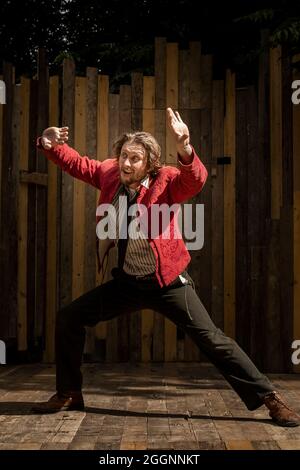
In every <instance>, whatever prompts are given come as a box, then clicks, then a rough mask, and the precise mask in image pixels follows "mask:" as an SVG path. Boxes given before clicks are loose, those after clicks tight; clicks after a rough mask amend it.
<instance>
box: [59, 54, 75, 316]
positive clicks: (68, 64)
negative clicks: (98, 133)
mask: <svg viewBox="0 0 300 470" xmlns="http://www.w3.org/2000/svg"><path fill="white" fill-rule="evenodd" d="M62 100H63V108H62V125H63V126H69V145H70V146H73V145H74V110H75V109H74V108H75V64H74V62H73V61H72V60H71V59H65V60H64V64H63V97H62ZM73 195H74V180H73V178H72V177H71V176H70V175H68V174H67V173H65V172H62V175H61V230H60V275H59V279H60V284H59V306H60V307H64V306H66V305H68V304H69V303H70V302H71V300H72V267H73V261H72V256H73Z"/></svg>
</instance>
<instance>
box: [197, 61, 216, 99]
mask: <svg viewBox="0 0 300 470" xmlns="http://www.w3.org/2000/svg"><path fill="white" fill-rule="evenodd" d="M212 66H213V61H212V56H211V55H202V56H201V73H200V106H199V107H200V108H209V107H210V106H211V95H212V86H211V81H212Z"/></svg>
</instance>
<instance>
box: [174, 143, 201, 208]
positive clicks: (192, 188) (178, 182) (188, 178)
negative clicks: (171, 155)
mask: <svg viewBox="0 0 300 470" xmlns="http://www.w3.org/2000/svg"><path fill="white" fill-rule="evenodd" d="M191 157H192V162H191V163H189V164H188V165H185V164H184V163H182V162H181V161H180V157H179V156H178V170H177V173H176V174H175V175H174V176H173V178H172V179H171V181H170V182H169V185H168V188H169V195H170V199H171V202H172V203H178V204H180V203H181V202H184V201H186V200H187V199H190V198H191V197H193V196H195V195H196V194H198V193H199V192H200V191H201V190H202V188H203V186H204V184H205V181H206V179H207V175H208V172H207V169H206V168H205V166H204V165H203V163H202V162H201V161H200V158H199V157H198V155H197V154H196V152H195V150H194V148H193V152H192V155H191Z"/></svg>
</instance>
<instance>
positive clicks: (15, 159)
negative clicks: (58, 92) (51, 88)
mask: <svg viewBox="0 0 300 470" xmlns="http://www.w3.org/2000/svg"><path fill="white" fill-rule="evenodd" d="M20 124H21V88H20V86H19V85H15V86H14V91H13V112H12V131H11V138H12V155H11V162H10V163H11V167H10V168H9V172H10V173H11V174H10V175H9V176H8V178H9V179H10V185H9V191H10V192H11V193H12V194H13V195H14V196H15V201H13V204H12V205H11V206H10V207H9V211H10V212H12V213H13V214H12V218H13V225H12V224H10V225H7V220H5V219H4V220H5V223H4V224H3V225H5V226H6V229H7V230H8V236H9V238H13V242H14V246H15V247H16V250H17V252H16V253H15V254H14V255H13V258H12V259H11V258H10V255H12V253H11V252H7V253H5V256H7V257H8V260H7V261H8V263H9V275H10V276H12V277H14V278H15V279H11V280H12V282H13V286H10V288H11V287H13V297H12V300H13V303H14V305H16V306H18V300H19V290H18V277H19V273H18V265H19V251H18V249H19V241H18V231H19V223H18V215H19V212H18V201H19V200H20V196H19V165H20V161H19V158H20ZM10 202H12V201H10ZM24 217H25V218H26V214H24V215H23V221H24ZM4 220H3V222H4ZM13 230H15V232H13ZM23 253H24V252H23ZM13 269H15V271H13ZM24 269H26V266H24ZM5 275H7V272H6V274H5ZM23 313H24V312H23ZM22 319H23V318H22ZM13 321H14V327H15V331H14V332H13V337H14V338H15V337H17V340H18V339H19V331H18V329H17V327H18V326H19V325H18V311H17V310H16V312H15V313H14V320H13ZM25 328H26V325H25ZM25 334H26V329H25V331H22V335H21V337H20V339H22V340H23V344H20V345H19V344H18V350H19V351H24V350H25V348H24V346H26V336H25ZM19 346H20V347H19Z"/></svg>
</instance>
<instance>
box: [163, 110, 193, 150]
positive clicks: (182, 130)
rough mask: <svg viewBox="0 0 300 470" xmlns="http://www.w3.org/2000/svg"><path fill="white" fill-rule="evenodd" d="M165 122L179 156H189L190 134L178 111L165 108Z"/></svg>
mask: <svg viewBox="0 0 300 470" xmlns="http://www.w3.org/2000/svg"><path fill="white" fill-rule="evenodd" d="M167 120H168V125H169V128H170V130H171V132H172V135H173V137H174V139H175V142H176V146H177V151H178V153H179V154H180V155H182V156H186V155H191V153H192V148H191V146H190V132H189V128H188V126H187V125H186V124H185V123H184V122H183V120H182V119H181V117H180V114H179V113H178V111H175V112H174V111H173V109H172V108H167Z"/></svg>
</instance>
